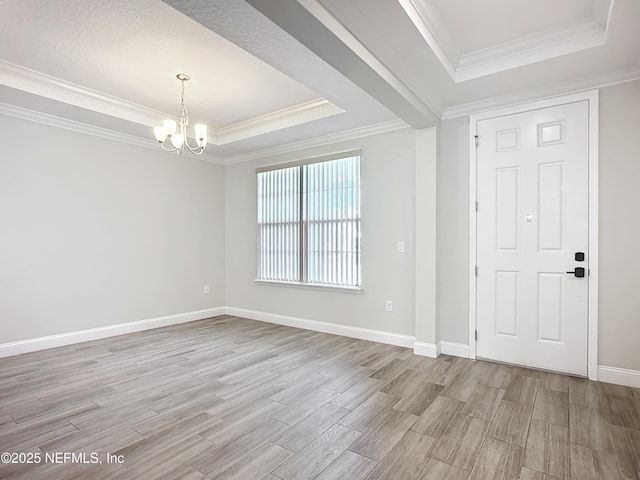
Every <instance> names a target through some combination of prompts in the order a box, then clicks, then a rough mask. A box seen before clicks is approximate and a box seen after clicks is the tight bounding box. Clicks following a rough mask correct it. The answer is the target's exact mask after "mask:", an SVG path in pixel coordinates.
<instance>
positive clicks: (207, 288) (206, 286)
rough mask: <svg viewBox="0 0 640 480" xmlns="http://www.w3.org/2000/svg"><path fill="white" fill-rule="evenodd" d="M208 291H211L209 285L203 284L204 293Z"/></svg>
mask: <svg viewBox="0 0 640 480" xmlns="http://www.w3.org/2000/svg"><path fill="white" fill-rule="evenodd" d="M209 292H211V289H210V288H209V285H205V286H204V293H205V294H207V295H208V294H209Z"/></svg>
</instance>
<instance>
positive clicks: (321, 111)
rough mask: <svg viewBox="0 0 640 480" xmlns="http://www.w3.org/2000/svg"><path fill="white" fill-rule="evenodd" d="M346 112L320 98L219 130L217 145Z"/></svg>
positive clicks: (216, 137) (216, 132) (216, 133)
mask: <svg viewBox="0 0 640 480" xmlns="http://www.w3.org/2000/svg"><path fill="white" fill-rule="evenodd" d="M344 112H345V111H344V110H343V109H341V108H340V107H338V106H336V105H334V104H333V103H331V102H330V101H329V100H326V99H324V98H318V99H315V100H311V101H309V102H304V103H300V104H298V105H294V106H292V107H287V108H283V109H282V110H278V111H276V112H272V113H268V114H266V115H261V116H259V117H255V118H251V119H249V120H246V121H243V122H239V123H235V124H233V125H229V126H226V127H222V128H219V129H217V130H216V131H215V139H216V140H215V143H216V145H224V144H226V143H231V142H235V141H238V140H244V139H246V138H250V137H255V136H257V135H262V134H264V133H270V132H274V131H276V130H282V129H283V128H288V127H294V126H297V125H301V124H303V123H307V122H311V121H313V120H319V119H321V118H327V117H331V116H333V115H338V114H340V113H344Z"/></svg>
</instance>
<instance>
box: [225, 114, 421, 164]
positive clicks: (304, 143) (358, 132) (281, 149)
mask: <svg viewBox="0 0 640 480" xmlns="http://www.w3.org/2000/svg"><path fill="white" fill-rule="evenodd" d="M403 128H409V125H407V124H406V123H405V122H403V121H402V120H400V119H397V120H391V121H388V122H382V123H376V124H373V125H368V126H366V127H359V128H354V129H351V130H346V131H344V132H338V133H330V134H328V135H323V136H320V137H314V138H311V139H308V140H301V141H299V142H293V143H287V144H286V145H278V146H277V147H270V148H265V149H262V150H256V151H253V152H249V153H243V154H240V155H233V156H231V157H226V158H225V162H224V164H225V165H233V164H236V163H243V162H249V161H251V160H257V159H260V158H265V157H271V156H274V155H283V154H285V153H291V152H297V151H300V150H304V149H306V148H313V147H319V146H322V145H327V144H329V143H337V142H343V141H346V140H353V139H356V138H362V137H367V136H369V135H376V134H379V133H387V132H393V131H395V130H401V129H403Z"/></svg>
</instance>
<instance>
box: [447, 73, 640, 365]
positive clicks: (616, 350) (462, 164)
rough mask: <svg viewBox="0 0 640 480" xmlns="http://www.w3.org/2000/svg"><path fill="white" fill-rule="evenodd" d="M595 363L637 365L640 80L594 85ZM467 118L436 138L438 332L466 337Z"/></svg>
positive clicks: (449, 122)
mask: <svg viewBox="0 0 640 480" xmlns="http://www.w3.org/2000/svg"><path fill="white" fill-rule="evenodd" d="M599 128H600V138H599V140H600V152H599V163H600V170H599V179H600V189H599V201H600V209H599V216H600V228H599V240H600V250H599V255H600V265H599V267H600V292H599V301H600V305H599V335H598V339H599V347H598V348H599V355H598V364H599V365H606V366H609V367H618V368H625V369H631V370H640V348H639V347H638V339H639V338H640V295H639V294H638V293H639V290H638V285H640V280H639V277H638V271H640V255H638V253H637V252H638V246H639V245H640V223H638V221H637V220H636V219H635V217H634V213H635V211H636V210H637V208H638V206H640V188H638V185H639V182H640V160H639V159H640V155H639V154H638V152H639V151H640V147H639V146H638V132H640V81H635V82H630V83H626V84H622V85H616V86H611V87H606V88H603V89H601V90H600V127H599ZM469 135H470V133H469V119H468V117H464V118H458V119H452V120H446V121H443V122H442V125H441V129H440V135H439V138H438V144H439V155H438V170H437V171H438V217H437V218H438V221H437V234H438V250H437V251H438V283H437V292H438V322H439V327H440V340H443V341H450V342H459V343H468V339H467V336H468V308H469V297H468V292H467V278H468V262H469V260H468V257H469V255H468V251H467V250H468V241H469V235H468V231H467V230H468V223H469V213H468V198H469V194H468V188H469V187H468V178H469Z"/></svg>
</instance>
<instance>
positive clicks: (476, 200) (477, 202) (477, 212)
mask: <svg viewBox="0 0 640 480" xmlns="http://www.w3.org/2000/svg"><path fill="white" fill-rule="evenodd" d="M476 213H478V201H477V200H476Z"/></svg>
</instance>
